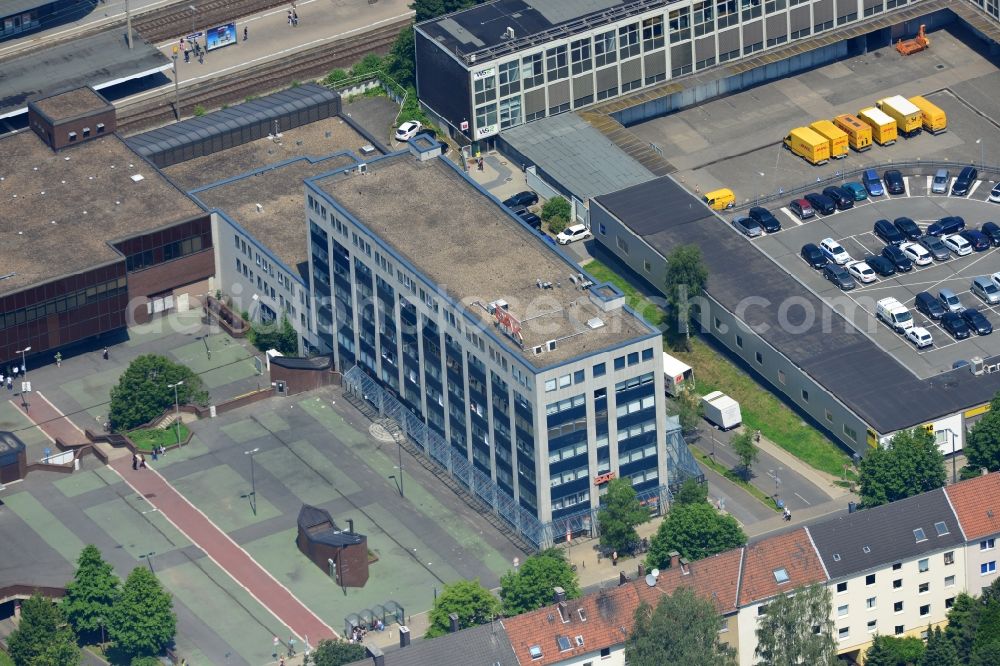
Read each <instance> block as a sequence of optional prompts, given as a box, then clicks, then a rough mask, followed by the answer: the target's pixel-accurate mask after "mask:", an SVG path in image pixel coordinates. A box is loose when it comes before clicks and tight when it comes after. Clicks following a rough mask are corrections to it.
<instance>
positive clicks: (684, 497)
mask: <svg viewBox="0 0 1000 666" xmlns="http://www.w3.org/2000/svg"><path fill="white" fill-rule="evenodd" d="M707 501H708V484H707V483H704V482H702V481H700V480H698V479H696V478H695V477H693V476H691V477H688V478H686V479H684V482H683V483H681V487H680V488H679V489H678V490H677V492H676V493H675V494H674V505H680V504H702V503H704V502H707Z"/></svg>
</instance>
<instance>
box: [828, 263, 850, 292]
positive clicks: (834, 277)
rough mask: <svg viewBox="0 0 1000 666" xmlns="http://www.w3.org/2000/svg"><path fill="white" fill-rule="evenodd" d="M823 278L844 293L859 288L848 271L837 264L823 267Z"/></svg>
mask: <svg viewBox="0 0 1000 666" xmlns="http://www.w3.org/2000/svg"><path fill="white" fill-rule="evenodd" d="M823 277H825V278H826V279H827V280H829V281H830V282H832V283H834V284H835V285H837V286H838V287H840V288H841V290H843V291H850V290H851V289H854V287H856V286H857V283H856V282H854V278H853V277H851V274H850V273H848V272H847V269H846V268H844V267H843V266H838V265H837V264H827V265H826V266H824V267H823Z"/></svg>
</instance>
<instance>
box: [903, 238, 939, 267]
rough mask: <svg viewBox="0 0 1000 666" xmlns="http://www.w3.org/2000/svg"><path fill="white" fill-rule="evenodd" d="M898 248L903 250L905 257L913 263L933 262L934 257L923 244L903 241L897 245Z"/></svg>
mask: <svg viewBox="0 0 1000 666" xmlns="http://www.w3.org/2000/svg"><path fill="white" fill-rule="evenodd" d="M899 249H900V250H902V251H903V254H905V255H906V258H907V259H909V260H910V261H912V262H913V263H915V264H916V265H917V266H926V265H927V264H930V263H933V261H934V257H932V256H931V253H930V252H928V251H927V248H925V247H924V246H923V245H918V244H916V243H903V244H902V245H900V246H899Z"/></svg>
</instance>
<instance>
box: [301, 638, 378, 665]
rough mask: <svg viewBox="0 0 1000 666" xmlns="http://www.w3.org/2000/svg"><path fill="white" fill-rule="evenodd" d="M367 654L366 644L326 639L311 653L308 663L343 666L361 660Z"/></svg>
mask: <svg viewBox="0 0 1000 666" xmlns="http://www.w3.org/2000/svg"><path fill="white" fill-rule="evenodd" d="M366 656H367V653H366V652H365V646H364V645H361V644H360V643H348V642H346V641H334V640H329V639H324V640H322V641H320V642H319V645H317V646H316V649H315V650H313V651H312V654H311V655H309V661H308V662H307V663H310V664H313V665H314V666H343V665H344V664H350V663H351V662H355V661H361V660H362V659H364V658H365V657H366Z"/></svg>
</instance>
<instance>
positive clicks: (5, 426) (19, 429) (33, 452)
mask: <svg viewBox="0 0 1000 666" xmlns="http://www.w3.org/2000/svg"><path fill="white" fill-rule="evenodd" d="M12 395H13V394H11V393H10V392H7V393H2V394H0V430H4V431H7V432H13V433H14V434H15V435H17V436H18V437H19V438H20V439H21V441H22V442H24V444H25V446H27V447H28V450H27V451H26V454H27V456H28V462H33V461H35V460H39V459H41V457H42V453H43V451H44V450H45V449H46V448H50V449H53V450H55V446H54V445H53V443H52V440H50V439H49V438H48V437H46V436H45V433H44V432H42V431H41V429H40V428H38V427H37V426H35V425H34V424H33V423H32V422H31V420H30V419H29V418H28V417H27V416H25V415H24V413H23V412H22V411H21V410H20V409H18V408H17V407H15V406H14V405H13V404H12V403H11V402H10V400H12V399H14V398H11V397H10V396H12Z"/></svg>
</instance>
